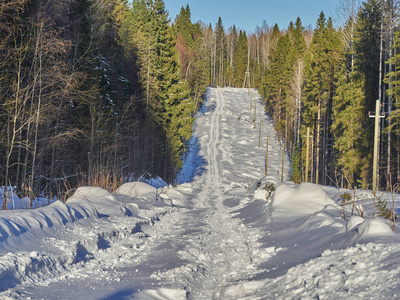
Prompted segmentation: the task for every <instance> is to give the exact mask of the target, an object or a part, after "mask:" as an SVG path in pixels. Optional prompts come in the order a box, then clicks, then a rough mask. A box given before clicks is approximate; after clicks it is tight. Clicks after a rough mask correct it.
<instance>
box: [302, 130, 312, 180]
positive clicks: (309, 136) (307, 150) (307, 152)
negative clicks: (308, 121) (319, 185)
mask: <svg viewBox="0 0 400 300" xmlns="http://www.w3.org/2000/svg"><path fill="white" fill-rule="evenodd" d="M303 137H305V138H307V143H306V145H307V146H306V174H305V175H306V176H305V182H308V165H309V156H310V155H309V151H310V138H311V137H312V135H310V127H307V135H303Z"/></svg>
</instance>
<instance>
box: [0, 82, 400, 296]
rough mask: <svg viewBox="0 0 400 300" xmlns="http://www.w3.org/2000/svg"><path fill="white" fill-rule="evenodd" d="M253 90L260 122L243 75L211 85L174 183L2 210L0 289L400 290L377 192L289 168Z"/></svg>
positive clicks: (394, 249) (108, 292)
mask: <svg viewBox="0 0 400 300" xmlns="http://www.w3.org/2000/svg"><path fill="white" fill-rule="evenodd" d="M252 98H253V99H257V106H258V107H257V122H256V128H254V122H253V117H254V111H252V112H250V111H249V100H250V95H249V91H248V90H247V89H231V88H209V89H208V90H207V101H206V103H205V105H204V106H203V108H202V110H201V111H200V112H199V113H198V115H197V119H196V124H195V131H194V134H193V137H192V139H191V141H190V147H191V151H190V152H189V153H188V155H187V156H186V158H185V161H184V166H183V168H182V171H181V173H180V175H179V177H178V183H179V184H178V185H176V186H171V185H170V186H168V185H167V184H166V183H165V182H163V181H162V179H161V178H156V179H154V180H147V183H145V182H129V183H125V184H124V185H122V186H121V187H119V188H118V189H117V190H116V191H115V192H114V193H109V192H108V191H105V190H103V189H100V188H96V187H80V188H78V189H77V190H76V192H75V194H74V195H73V196H72V197H70V198H69V199H68V200H67V202H66V203H63V202H61V201H55V202H54V203H52V204H50V205H48V206H46V207H41V208H36V209H30V210H28V209H20V207H17V205H16V206H14V207H15V208H18V209H19V210H9V211H1V212H0V299H87V300H89V299H310V298H319V299H344V298H346V299H359V298H361V299H364V298H367V299H378V298H390V299H398V298H399V297H400V280H399V279H400V239H399V235H398V234H397V233H394V232H393V231H392V230H391V228H390V226H389V225H390V224H389V223H388V222H387V221H386V220H383V219H377V218H375V219H374V218H372V207H373V202H372V201H371V193H370V192H368V191H361V190H356V191H346V190H339V189H337V188H334V187H323V186H319V185H316V184H312V183H302V184H300V185H297V184H294V183H293V182H290V181H284V182H280V179H281V174H280V172H281V170H282V147H281V142H280V141H279V140H278V137H277V136H276V134H275V133H274V130H273V124H272V121H271V120H270V119H269V118H268V116H267V115H265V114H264V112H263V109H262V103H261V101H260V98H259V96H258V94H257V93H256V92H255V91H253V95H252ZM253 107H254V104H253ZM258 120H262V137H261V147H260V148H259V147H258V138H259V137H258V133H259V127H258V126H259V122H258ZM267 135H269V149H268V153H269V156H268V176H265V152H266V151H265V150H266V149H265V145H266V139H267ZM284 159H285V161H284V165H283V168H284V174H283V175H284V180H287V179H288V176H287V175H288V172H289V169H290V168H289V164H288V159H287V157H284ZM344 192H350V194H351V195H353V196H354V197H355V199H356V200H357V203H358V204H357V205H360V208H361V206H363V207H364V208H365V213H364V218H361V217H360V216H358V215H357V214H353V216H352V215H351V206H350V205H349V206H348V207H347V206H346V207H345V208H344V210H343V208H342V206H341V205H340V204H341V197H342V196H341V195H342V194H343V193H344ZM382 197H386V199H389V200H390V203H392V202H391V200H392V199H393V198H392V197H394V200H395V206H396V207H395V209H396V208H397V206H398V204H399V200H400V199H399V197H398V196H397V195H392V194H390V193H386V194H383V195H382ZM15 203H18V201H16V202H15ZM396 227H397V225H396Z"/></svg>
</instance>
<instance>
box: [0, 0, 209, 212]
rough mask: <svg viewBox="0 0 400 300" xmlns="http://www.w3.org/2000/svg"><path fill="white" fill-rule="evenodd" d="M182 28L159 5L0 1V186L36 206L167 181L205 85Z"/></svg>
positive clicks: (195, 47)
mask: <svg viewBox="0 0 400 300" xmlns="http://www.w3.org/2000/svg"><path fill="white" fill-rule="evenodd" d="M186 17H187V16H186ZM182 18H184V16H182ZM185 22H190V26H186V25H185V26H184V27H182V26H181V25H179V24H178V22H177V25H176V26H174V27H173V26H172V25H171V22H170V20H169V17H168V12H167V11H166V10H165V6H164V2H163V1H162V0H134V1H133V2H131V3H128V1H126V0H67V1H65V0H3V1H1V2H0V104H1V106H0V124H1V127H0V170H1V171H0V185H2V186H6V187H9V188H10V187H12V188H16V191H17V193H18V194H19V195H20V196H28V197H30V198H31V199H32V200H33V199H35V198H36V197H39V196H40V197H48V198H49V199H50V198H52V197H53V196H54V195H61V194H65V193H66V192H68V190H69V189H72V188H75V187H76V186H78V185H100V186H103V187H106V188H110V189H111V188H112V186H113V185H116V184H119V183H120V182H121V181H123V180H132V179H137V178H138V177H140V176H141V175H142V174H146V173H147V174H151V175H153V176H161V177H163V178H164V180H166V181H168V182H172V181H173V180H174V179H175V178H176V174H177V172H178V171H179V170H180V168H181V165H182V160H181V158H182V155H183V153H184V151H185V145H186V144H187V142H188V140H189V138H190V136H191V131H192V125H193V121H194V115H195V113H196V111H197V108H198V107H199V105H200V103H201V101H202V96H203V94H204V93H205V90H206V86H207V85H208V84H209V76H210V75H209V74H210V73H209V72H208V69H209V68H210V67H209V66H208V63H207V67H205V65H204V64H205V62H207V60H203V58H204V56H207V57H208V55H207V54H205V53H207V51H206V49H203V48H202V47H203V45H204V44H205V43H203V42H202V40H204V39H206V38H207V37H206V36H205V35H204V32H205V31H204V30H203V28H202V27H201V26H200V25H199V24H197V25H195V24H194V25H193V24H191V21H190V16H189V20H185ZM187 30H189V31H190V32H189V33H190V34H189V35H187ZM178 50H179V52H178ZM180 53H181V55H180ZM180 56H181V58H180ZM9 188H5V189H4V190H3V191H2V196H3V199H6V200H7V199H8V200H9ZM3 209H7V201H3Z"/></svg>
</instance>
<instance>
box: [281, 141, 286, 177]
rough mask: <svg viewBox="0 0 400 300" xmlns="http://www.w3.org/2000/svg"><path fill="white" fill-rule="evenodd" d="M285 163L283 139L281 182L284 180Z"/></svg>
mask: <svg viewBox="0 0 400 300" xmlns="http://www.w3.org/2000/svg"><path fill="white" fill-rule="evenodd" d="M284 165H285V139H283V140H282V173H281V182H283V167H284Z"/></svg>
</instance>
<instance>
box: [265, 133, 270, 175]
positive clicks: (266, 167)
mask: <svg viewBox="0 0 400 300" xmlns="http://www.w3.org/2000/svg"><path fill="white" fill-rule="evenodd" d="M268 141H269V136H268V135H267V148H266V150H265V176H268Z"/></svg>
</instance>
